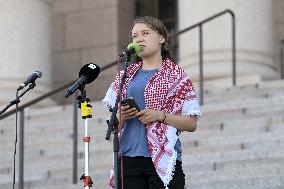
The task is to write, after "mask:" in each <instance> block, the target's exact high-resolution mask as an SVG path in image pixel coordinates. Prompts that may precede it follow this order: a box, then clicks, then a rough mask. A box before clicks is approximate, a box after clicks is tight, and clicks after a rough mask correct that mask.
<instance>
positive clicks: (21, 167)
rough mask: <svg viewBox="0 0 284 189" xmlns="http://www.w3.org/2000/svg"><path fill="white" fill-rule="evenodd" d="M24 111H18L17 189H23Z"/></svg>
mask: <svg viewBox="0 0 284 189" xmlns="http://www.w3.org/2000/svg"><path fill="white" fill-rule="evenodd" d="M24 121H25V113H24V109H21V110H20V140H19V142H20V144H19V147H20V149H19V189H24V131H25V130H24V126H25V124H24Z"/></svg>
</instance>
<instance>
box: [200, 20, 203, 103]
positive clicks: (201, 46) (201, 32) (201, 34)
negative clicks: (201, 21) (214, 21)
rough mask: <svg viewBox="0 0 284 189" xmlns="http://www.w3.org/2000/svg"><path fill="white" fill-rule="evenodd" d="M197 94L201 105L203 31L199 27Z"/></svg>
mask: <svg viewBox="0 0 284 189" xmlns="http://www.w3.org/2000/svg"><path fill="white" fill-rule="evenodd" d="M199 62H200V64H199V94H200V104H201V105H203V30H202V25H199Z"/></svg>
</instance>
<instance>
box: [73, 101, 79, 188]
mask: <svg viewBox="0 0 284 189" xmlns="http://www.w3.org/2000/svg"><path fill="white" fill-rule="evenodd" d="M77 106H78V105H77V99H76V98H75V99H74V103H73V184H77V180H78V175H77V174H78V111H77Z"/></svg>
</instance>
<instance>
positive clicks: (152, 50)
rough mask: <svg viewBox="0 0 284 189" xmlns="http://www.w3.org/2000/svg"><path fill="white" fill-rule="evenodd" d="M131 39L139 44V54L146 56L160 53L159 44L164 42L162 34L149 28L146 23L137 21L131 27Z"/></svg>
mask: <svg viewBox="0 0 284 189" xmlns="http://www.w3.org/2000/svg"><path fill="white" fill-rule="evenodd" d="M132 40H133V42H135V43H137V44H138V45H140V46H141V51H140V53H139V56H140V57H141V58H147V57H151V56H155V55H156V54H159V55H161V45H162V44H163V43H164V42H165V39H164V37H163V36H162V35H160V34H159V33H157V32H156V31H154V30H152V29H150V28H149V27H148V26H147V25H146V24H143V23H137V24H135V25H134V26H133V28H132Z"/></svg>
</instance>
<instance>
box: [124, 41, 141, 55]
mask: <svg viewBox="0 0 284 189" xmlns="http://www.w3.org/2000/svg"><path fill="white" fill-rule="evenodd" d="M127 49H128V50H129V51H130V52H131V54H136V55H138V54H139V52H140V50H141V47H140V45H138V44H137V43H130V44H129V45H128V46H127Z"/></svg>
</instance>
